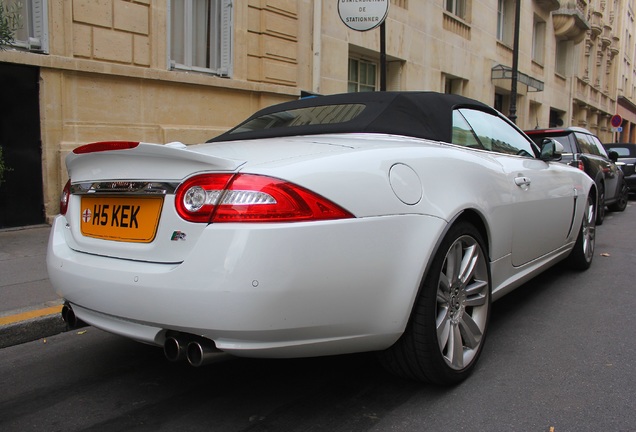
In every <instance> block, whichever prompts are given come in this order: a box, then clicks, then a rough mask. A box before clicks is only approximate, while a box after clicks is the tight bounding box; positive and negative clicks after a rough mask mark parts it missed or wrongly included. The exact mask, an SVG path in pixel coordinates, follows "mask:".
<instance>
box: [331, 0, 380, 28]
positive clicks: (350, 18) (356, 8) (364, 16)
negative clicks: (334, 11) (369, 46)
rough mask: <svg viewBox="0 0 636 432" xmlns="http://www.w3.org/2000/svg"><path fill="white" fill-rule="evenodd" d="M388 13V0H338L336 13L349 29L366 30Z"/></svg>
mask: <svg viewBox="0 0 636 432" xmlns="http://www.w3.org/2000/svg"><path fill="white" fill-rule="evenodd" d="M388 13H389V0H338V15H340V19H341V20H342V22H343V23H344V24H345V25H346V26H347V27H349V28H350V29H353V30H357V31H367V30H371V29H374V28H376V27H377V26H379V25H380V24H382V23H383V22H384V20H385V18H386V16H387V15H388Z"/></svg>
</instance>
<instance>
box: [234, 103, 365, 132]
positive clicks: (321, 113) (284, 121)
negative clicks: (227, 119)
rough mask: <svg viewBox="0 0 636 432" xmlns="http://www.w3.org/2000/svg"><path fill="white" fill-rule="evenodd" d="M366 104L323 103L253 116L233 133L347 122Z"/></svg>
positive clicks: (358, 113)
mask: <svg viewBox="0 0 636 432" xmlns="http://www.w3.org/2000/svg"><path fill="white" fill-rule="evenodd" d="M364 108H365V105H364V104H342V105H322V106H312V107H306V108H298V109H293V110H286V111H279V112H275V113H269V114H265V115H262V116H260V117H256V118H253V119H251V120H249V121H248V122H246V123H244V124H242V125H241V126H240V127H238V128H236V129H234V130H233V131H231V132H230V133H231V134H235V133H242V132H251V131H255V130H263V129H273V128H290V127H295V126H307V125H325V124H335V123H345V122H348V121H350V120H353V119H354V118H356V117H357V116H358V115H360V113H361V112H362V111H363V110H364Z"/></svg>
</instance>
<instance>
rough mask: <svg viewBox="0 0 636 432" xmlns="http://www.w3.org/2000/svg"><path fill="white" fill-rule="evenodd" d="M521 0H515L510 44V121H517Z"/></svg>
mask: <svg viewBox="0 0 636 432" xmlns="http://www.w3.org/2000/svg"><path fill="white" fill-rule="evenodd" d="M520 17H521V0H516V1H515V29H514V42H513V46H512V81H511V82H510V115H509V116H508V118H510V121H512V122H513V123H515V124H516V123H517V75H518V74H519V24H520V23H519V22H520V21H521V18H520Z"/></svg>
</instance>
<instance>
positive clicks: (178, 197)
mask: <svg viewBox="0 0 636 432" xmlns="http://www.w3.org/2000/svg"><path fill="white" fill-rule="evenodd" d="M232 176H233V174H212V175H211V174H207V175H199V176H196V177H191V178H190V179H188V180H186V181H185V182H184V183H182V184H181V185H180V186H179V187H178V188H177V191H176V192H175V206H176V208H177V213H178V214H179V216H181V217H182V218H183V219H185V220H187V221H190V222H205V223H208V222H210V221H211V219H212V213H213V212H214V209H215V208H216V203H217V202H218V198H219V197H220V196H221V194H222V193H223V191H224V190H225V188H226V187H227V184H228V182H229V181H230V179H231V178H232Z"/></svg>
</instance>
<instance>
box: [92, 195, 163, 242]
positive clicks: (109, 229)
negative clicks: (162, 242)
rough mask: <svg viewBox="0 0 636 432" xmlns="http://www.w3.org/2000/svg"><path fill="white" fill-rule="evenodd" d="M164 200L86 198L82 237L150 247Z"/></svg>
mask: <svg viewBox="0 0 636 432" xmlns="http://www.w3.org/2000/svg"><path fill="white" fill-rule="evenodd" d="M162 206H163V197H135V198H127V197H96V196H83V197H82V208H81V214H80V220H81V222H80V227H81V231H82V234H83V235H85V236H87V237H95V238H100V239H107V240H115V241H123V242H134V243H150V242H151V241H153V240H154V238H155V234H156V233H157V226H158V225H159V217H160V215H161V207H162Z"/></svg>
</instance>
